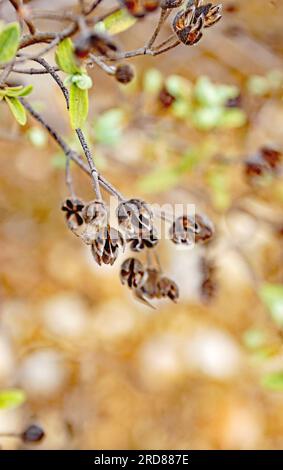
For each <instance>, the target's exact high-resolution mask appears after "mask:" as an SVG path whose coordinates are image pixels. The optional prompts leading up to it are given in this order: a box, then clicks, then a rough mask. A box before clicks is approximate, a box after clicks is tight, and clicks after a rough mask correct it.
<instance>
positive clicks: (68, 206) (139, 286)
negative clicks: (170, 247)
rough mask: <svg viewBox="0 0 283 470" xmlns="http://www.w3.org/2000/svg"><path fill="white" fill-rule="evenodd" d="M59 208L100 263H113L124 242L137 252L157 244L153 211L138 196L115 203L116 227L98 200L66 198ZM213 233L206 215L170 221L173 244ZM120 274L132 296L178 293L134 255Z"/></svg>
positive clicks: (205, 238)
mask: <svg viewBox="0 0 283 470" xmlns="http://www.w3.org/2000/svg"><path fill="white" fill-rule="evenodd" d="M62 210H63V211H64V212H65V215H66V222H67V224H68V227H69V228H70V229H71V230H72V232H74V233H75V235H77V236H78V237H80V238H81V239H82V240H83V241H84V243H86V244H87V245H89V246H90V247H91V252H92V255H93V257H94V260H95V261H96V263H97V264H98V265H100V266H101V265H102V264H106V265H113V264H114V262H115V261H116V259H117V258H118V255H119V252H121V251H122V252H123V251H124V249H125V246H126V245H128V246H129V248H130V250H131V251H132V252H136V253H138V252H141V251H143V250H147V249H149V250H150V249H152V248H154V247H156V245H157V244H158V241H159V237H158V233H157V230H156V228H155V226H154V214H153V212H152V210H151V208H150V206H149V205H148V204H147V203H146V202H144V201H142V200H140V199H129V200H125V201H122V202H120V203H119V205H118V207H117V210H116V216H117V223H118V229H116V228H114V227H112V226H111V225H110V224H109V221H108V219H109V214H108V213H109V210H108V207H107V206H106V205H105V203H104V202H103V201H101V200H94V201H90V202H88V203H84V202H83V201H82V200H80V199H77V198H68V199H66V200H65V202H64V203H63V205H62ZM213 232H214V229H213V226H212V223H211V222H210V220H209V219H208V218H207V217H206V216H204V215H201V214H196V215H195V216H190V215H183V216H180V217H178V218H176V219H175V220H174V222H173V223H172V225H171V227H170V230H169V236H170V239H171V240H172V242H173V243H174V244H178V245H192V244H193V243H202V242H207V241H209V240H210V239H211V238H212V236H213ZM120 274H121V280H122V283H123V284H125V283H126V284H127V285H128V287H129V288H130V289H132V290H133V292H134V295H135V296H136V297H137V298H139V299H140V300H143V301H145V302H147V300H148V299H154V298H157V299H160V298H164V297H168V298H169V299H171V300H173V301H176V300H177V298H178V296H179V292H178V287H177V286H176V284H175V283H174V281H172V280H171V279H169V278H166V277H164V276H162V275H161V271H160V269H156V268H152V266H147V267H144V266H143V265H142V263H141V262H140V261H139V260H138V259H136V258H129V259H127V260H126V261H125V262H124V263H123V264H122V267H121V272H120Z"/></svg>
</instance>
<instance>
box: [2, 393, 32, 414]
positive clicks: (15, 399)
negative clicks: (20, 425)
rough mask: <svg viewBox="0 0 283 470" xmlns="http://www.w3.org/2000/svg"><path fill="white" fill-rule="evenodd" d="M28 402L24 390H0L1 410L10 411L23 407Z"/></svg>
mask: <svg viewBox="0 0 283 470" xmlns="http://www.w3.org/2000/svg"><path fill="white" fill-rule="evenodd" d="M25 401H26V394H25V392H24V391H23V390H19V389H10V390H0V410H8V409H10V408H16V407H17V406H20V405H22V404H23V403H24V402H25Z"/></svg>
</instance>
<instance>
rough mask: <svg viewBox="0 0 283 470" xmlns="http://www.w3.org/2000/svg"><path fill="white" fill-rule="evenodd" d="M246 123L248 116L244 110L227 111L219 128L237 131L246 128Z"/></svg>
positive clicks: (221, 118) (219, 123) (220, 121)
mask: <svg viewBox="0 0 283 470" xmlns="http://www.w3.org/2000/svg"><path fill="white" fill-rule="evenodd" d="M246 122H247V116H246V114H245V112H244V111H243V110H242V109H238V108H232V109H225V110H224V111H223V114H222V116H221V117H220V119H219V121H218V127H223V128H226V129H235V128H238V127H242V126H244V125H245V124H246Z"/></svg>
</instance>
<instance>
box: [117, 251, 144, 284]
mask: <svg viewBox="0 0 283 470" xmlns="http://www.w3.org/2000/svg"><path fill="white" fill-rule="evenodd" d="M120 279H121V282H122V284H125V283H127V285H128V287H130V289H131V288H137V287H141V286H142V285H143V284H144V283H145V281H146V279H147V272H146V270H145V269H144V267H143V264H142V263H141V262H140V261H139V260H138V259H136V258H128V259H126V260H125V261H124V262H123V263H122V265H121V269H120Z"/></svg>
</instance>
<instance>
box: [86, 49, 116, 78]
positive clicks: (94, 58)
mask: <svg viewBox="0 0 283 470" xmlns="http://www.w3.org/2000/svg"><path fill="white" fill-rule="evenodd" d="M89 57H90V59H91V60H90V61H89V62H88V65H90V64H93V62H94V63H95V64H96V65H98V67H100V68H101V69H102V70H103V71H104V72H105V73H107V74H108V75H114V74H115V66H113V65H107V64H106V63H105V62H104V61H103V60H101V59H100V58H99V57H97V56H96V55H94V54H89Z"/></svg>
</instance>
